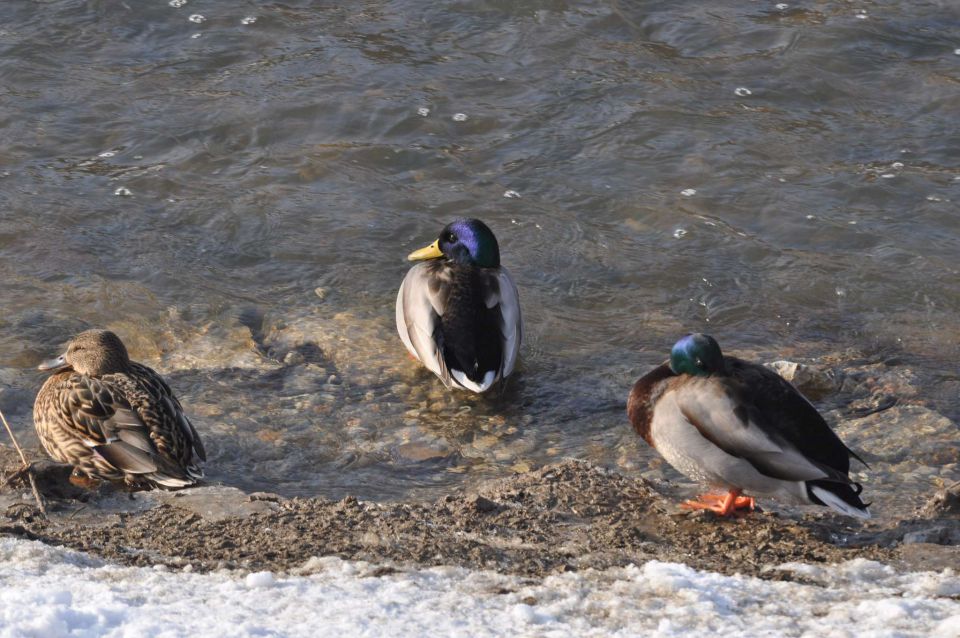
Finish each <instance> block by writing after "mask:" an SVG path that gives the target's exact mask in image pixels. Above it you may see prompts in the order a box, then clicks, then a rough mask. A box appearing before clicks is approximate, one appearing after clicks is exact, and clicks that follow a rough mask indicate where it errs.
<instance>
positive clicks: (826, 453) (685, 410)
mask: <svg viewBox="0 0 960 638" xmlns="http://www.w3.org/2000/svg"><path fill="white" fill-rule="evenodd" d="M627 414H628V415H629V417H630V422H631V423H632V425H633V427H634V429H635V430H636V431H637V433H638V434H639V435H640V436H642V437H643V438H644V440H645V441H646V442H647V443H648V444H649V445H650V446H651V447H653V448H655V449H656V450H657V451H658V452H660V454H661V455H662V456H663V458H665V459H666V460H667V462H668V463H670V465H672V466H673V467H675V468H676V469H677V470H678V471H680V472H681V473H683V474H685V475H686V476H688V477H690V478H691V479H693V480H695V481H698V482H700V483H705V484H708V485H710V486H713V487H719V488H723V489H726V490H728V492H727V494H726V495H722V496H716V495H706V496H701V497H700V498H699V500H695V501H687V502H686V503H684V504H683V506H682V507H685V508H686V509H709V510H713V511H714V512H716V513H717V514H720V515H722V516H726V515H729V514H732V513H733V512H734V510H738V509H745V508H749V509H753V507H754V500H753V498H752V497H748V496H741V494H742V493H747V494H751V495H756V496H770V497H775V498H779V499H783V500H787V501H793V502H800V503H806V504H813V505H825V506H827V507H830V508H831V509H834V510H836V511H838V512H840V513H842V514H846V515H849V516H857V517H860V518H869V517H870V512H869V510H868V509H867V506H866V505H864V503H863V501H861V500H860V496H859V495H860V492H861V490H862V488H861V486H860V485H859V484H858V483H855V482H853V481H851V480H850V477H849V475H848V473H849V471H850V458H851V457H853V458H855V459H857V460H858V461H860V462H861V463H863V460H862V459H861V458H860V457H859V456H857V455H856V454H854V453H853V452H852V451H851V450H850V449H849V448H848V447H847V446H846V445H844V444H843V442H842V441H841V440H840V439H839V438H838V437H837V435H836V434H834V433H833V431H832V430H831V429H830V427H829V426H828V425H827V422H826V421H824V420H823V417H822V416H820V413H819V412H817V410H816V408H814V407H813V405H811V403H810V402H809V401H807V400H806V399H805V398H804V397H803V395H802V394H800V393H799V392H798V391H797V390H796V389H795V388H794V387H793V386H792V385H790V384H789V383H788V382H787V381H785V380H784V379H783V378H782V377H780V376H779V375H778V374H776V373H775V372H773V371H771V370H768V369H767V368H765V367H763V366H761V365H758V364H755V363H749V362H747V361H743V360H741V359H737V358H735V357H725V356H723V353H722V352H721V351H720V346H719V344H717V342H716V341H715V340H714V339H713V338H712V337H710V336H708V335H704V334H691V335H688V336H686V337H684V338H683V339H680V341H678V342H677V343H676V345H674V346H673V350H672V351H671V353H670V360H669V361H668V362H666V363H664V364H663V365H661V366H659V367H657V368H655V369H654V370H653V371H651V372H649V373H648V374H647V375H645V376H644V377H642V378H641V379H640V380H639V381H637V382H636V384H635V385H634V386H633V390H632V391H631V392H630V398H629V400H628V402H627ZM864 465H866V463H864Z"/></svg>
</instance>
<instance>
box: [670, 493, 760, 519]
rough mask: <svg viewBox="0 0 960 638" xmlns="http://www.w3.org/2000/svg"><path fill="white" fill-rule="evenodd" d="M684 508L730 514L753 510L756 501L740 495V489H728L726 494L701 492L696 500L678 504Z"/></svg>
mask: <svg viewBox="0 0 960 638" xmlns="http://www.w3.org/2000/svg"><path fill="white" fill-rule="evenodd" d="M680 508H681V509H685V510H710V511H711V512H714V513H715V514H716V515H717V516H731V515H733V514H736V513H738V510H744V509H746V510H750V511H752V510H754V509H756V502H755V501H754V500H753V497H751V496H740V490H730V491H729V492H728V493H727V494H703V495H701V496H699V497H697V500H690V501H684V502H683V503H681V504H680Z"/></svg>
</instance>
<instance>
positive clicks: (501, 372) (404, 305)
mask: <svg viewBox="0 0 960 638" xmlns="http://www.w3.org/2000/svg"><path fill="white" fill-rule="evenodd" d="M407 259H409V260H410V261H420V260H429V261H425V262H424V263H422V264H417V265H416V266H414V267H413V268H411V269H410V271H409V272H408V273H407V276H406V277H404V279H403V283H402V284H401V285H400V292H399V293H397V332H399V333H400V338H401V339H402V340H403V345H405V346H406V347H407V350H409V351H410V354H411V355H413V356H414V357H416V358H417V359H418V360H419V361H420V362H422V363H423V364H424V365H425V366H427V368H428V369H429V370H430V371H431V372H433V373H434V374H435V375H437V376H438V377H440V380H441V381H443V383H444V385H446V386H447V387H448V388H449V387H451V386H453V387H457V388H463V389H466V390H472V391H474V392H485V391H487V390H489V389H490V387H491V386H492V385H493V384H494V383H495V382H496V381H497V380H498V379H506V378H507V377H508V376H509V375H510V373H511V372H513V367H514V365H515V364H516V362H517V353H518V352H519V351H520V339H521V337H522V333H523V329H522V327H521V325H520V298H519V296H518V295H517V286H516V284H514V283H513V278H512V277H511V276H510V273H509V272H507V269H506V268H504V267H503V266H501V265H500V247H499V245H498V244H497V238H496V237H494V236H493V232H492V231H491V230H490V229H489V228H488V227H487V225H486V224H484V223H483V222H482V221H480V220H479V219H458V220H456V221H454V222H452V223H450V224H448V225H447V226H446V227H445V228H444V229H443V231H442V232H441V233H440V237H439V238H438V239H437V241H435V242H433V243H432V244H430V245H429V246H427V247H426V248H421V249H420V250H417V251H414V252H412V253H410V255H409V256H408V257H407Z"/></svg>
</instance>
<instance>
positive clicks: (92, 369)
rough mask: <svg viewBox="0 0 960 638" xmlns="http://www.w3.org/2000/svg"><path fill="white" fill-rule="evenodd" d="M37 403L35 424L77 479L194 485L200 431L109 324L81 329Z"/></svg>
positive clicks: (50, 365) (53, 365)
mask: <svg viewBox="0 0 960 638" xmlns="http://www.w3.org/2000/svg"><path fill="white" fill-rule="evenodd" d="M40 369H41V370H52V371H53V374H51V375H50V378H48V379H47V381H46V383H44V384H43V387H42V388H40V392H39V393H38V394H37V400H36V402H35V403H34V405H33V423H34V426H35V427H36V429H37V434H38V435H39V437H40V442H41V444H42V445H43V448H44V449H45V450H46V451H47V454H49V455H50V456H51V457H53V458H54V459H55V460H57V461H60V462H61V463H69V464H70V465H72V466H73V467H74V470H73V475H72V476H71V481H73V482H76V483H78V484H89V482H91V481H95V480H98V479H102V480H108V481H121V480H122V481H124V482H126V483H127V484H129V485H131V486H136V487H157V486H160V487H164V488H181V487H187V486H189V485H194V484H195V483H196V482H197V481H198V480H199V479H201V478H203V471H202V470H201V469H200V467H199V466H198V464H197V461H196V459H195V458H194V454H196V456H197V457H199V458H200V460H206V453H205V452H204V449H203V443H201V442H200V436H199V435H198V434H197V431H196V429H194V427H193V424H191V423H190V420H189V419H188V418H187V417H186V415H184V413H183V408H182V407H181V406H180V402H179V401H178V400H177V397H175V396H174V395H173V392H172V391H171V390H170V386H168V385H167V384H166V382H165V381H164V380H163V378H162V377H161V376H160V375H159V374H157V373H156V372H155V371H153V370H151V369H150V368H148V367H147V366H145V365H141V364H139V363H136V362H133V361H130V357H129V355H127V349H126V347H124V345H123V342H122V341H120V338H119V337H117V335H115V334H114V333H112V332H110V331H108V330H87V331H86V332H81V333H80V334H79V335H77V336H76V337H75V338H74V339H73V340H72V341H71V342H70V343H69V345H68V346H67V351H66V353H65V354H63V355H61V356H59V357H57V358H56V359H53V360H51V361H45V362H44V363H43V364H41V365H40Z"/></svg>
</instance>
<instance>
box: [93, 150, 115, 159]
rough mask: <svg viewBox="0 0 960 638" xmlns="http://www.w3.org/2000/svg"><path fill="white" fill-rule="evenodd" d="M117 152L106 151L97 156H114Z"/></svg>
mask: <svg viewBox="0 0 960 638" xmlns="http://www.w3.org/2000/svg"><path fill="white" fill-rule="evenodd" d="M116 154H117V152H116V151H104V152H102V153H100V154H99V155H97V157H103V158H107V157H113V156H114V155H116Z"/></svg>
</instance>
